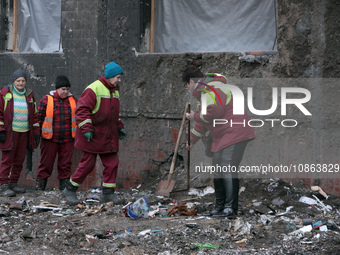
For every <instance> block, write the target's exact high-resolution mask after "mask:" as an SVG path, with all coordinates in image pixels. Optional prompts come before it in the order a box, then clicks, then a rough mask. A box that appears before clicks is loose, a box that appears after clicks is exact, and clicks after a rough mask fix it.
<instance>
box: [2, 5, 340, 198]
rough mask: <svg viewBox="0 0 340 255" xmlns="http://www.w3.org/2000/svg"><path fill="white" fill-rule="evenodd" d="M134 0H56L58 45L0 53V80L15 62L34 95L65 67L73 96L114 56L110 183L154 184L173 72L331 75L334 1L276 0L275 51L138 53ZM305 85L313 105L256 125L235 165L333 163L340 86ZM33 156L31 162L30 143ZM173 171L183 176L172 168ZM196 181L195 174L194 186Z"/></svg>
mask: <svg viewBox="0 0 340 255" xmlns="http://www.w3.org/2000/svg"><path fill="white" fill-rule="evenodd" d="M139 2H140V1H137V0H103V1H101V0H95V1H85V0H64V1H62V38H63V39H62V45H63V53H55V54H37V53H31V54H23V53H8V52H7V53H0V65H1V68H0V82H1V83H2V84H4V85H6V84H7V83H9V82H10V77H11V74H12V72H13V71H14V70H16V69H17V68H19V67H22V68H24V69H25V70H26V71H27V72H28V73H29V75H30V79H29V83H28V86H29V87H31V88H33V89H34V91H35V94H36V98H37V99H38V100H39V99H40V98H41V97H42V96H43V95H44V94H46V93H47V92H48V91H49V90H50V88H51V85H52V83H53V81H54V77H55V76H56V75H57V74H60V73H64V74H66V75H68V76H69V78H70V80H71V83H72V88H71V89H72V92H73V93H74V94H75V95H76V96H77V97H79V96H80V94H81V92H82V91H83V89H84V88H85V86H86V85H88V84H89V83H91V82H92V81H94V80H95V79H97V78H98V77H99V76H100V75H101V74H102V72H103V69H104V65H105V64H106V63H107V62H110V61H115V62H117V63H118V64H120V65H121V66H122V67H123V70H124V77H123V81H122V84H121V116H122V120H123V121H124V123H125V125H126V131H127V133H128V137H127V138H126V139H125V140H124V141H122V142H121V147H120V153H119V155H120V170H119V174H118V184H119V187H131V186H132V187H135V186H137V185H138V184H139V183H143V184H144V185H148V184H151V183H157V181H156V182H153V181H155V180H157V178H160V179H164V178H166V175H165V174H166V172H167V171H168V169H169V165H170V162H171V159H172V154H173V150H174V147H175V142H176V138H177V134H178V129H179V126H180V120H181V118H182V113H183V110H184V105H185V102H186V101H188V100H189V99H190V95H189V94H188V92H187V91H186V90H185V89H184V87H183V83H182V81H181V72H182V70H183V69H184V68H185V67H186V66H187V65H188V64H192V63H194V64H196V65H199V66H202V70H203V71H206V72H219V73H223V74H225V75H226V76H227V77H228V78H229V79H230V80H235V81H237V80H239V79H243V78H271V79H274V78H339V76H340V68H339V63H340V62H339V55H338V54H337V52H338V50H339V47H340V45H339V33H340V32H339V30H338V26H339V17H338V13H339V8H340V6H339V3H338V2H337V1H335V0H327V1H307V0H305V1H290V0H278V54H277V55H274V56H268V55H265V56H256V57H255V56H252V55H247V56H246V55H245V54H244V53H243V54H241V53H237V52H235V53H223V52H221V53H183V54H148V53H139V51H140V50H141V49H144V48H145V45H144V44H143V45H141V39H140V38H141V35H144V32H145V31H141V24H140V20H141V13H140V9H141V8H140V5H139ZM136 50H137V51H136ZM141 51H142V50H141ZM252 58H253V60H254V61H252V60H251V59H252ZM254 86H255V85H254ZM306 86H307V87H306V88H308V89H309V90H310V91H311V93H312V95H313V100H312V101H311V103H310V104H309V105H308V106H309V107H310V109H311V111H312V112H313V111H314V112H316V113H317V114H313V117H312V118H309V119H303V120H304V123H303V124H301V125H300V126H299V127H298V128H297V129H295V130H287V129H284V128H278V129H271V128H261V129H256V135H257V139H256V140H255V141H253V142H252V143H250V144H249V146H248V148H247V151H246V154H245V156H244V160H243V162H242V163H243V164H244V165H246V164H248V165H258V164H260V163H263V164H269V163H270V164H288V163H290V162H301V163H323V162H335V163H336V162H338V158H339V157H338V156H339V155H338V154H339V153H338V150H337V146H336V143H337V141H339V137H340V136H339V133H338V131H337V125H336V124H337V123H338V121H337V119H335V118H334V116H335V117H336V118H337V111H338V110H337V107H336V101H330V100H331V99H332V95H337V93H339V89H338V88H337V86H333V87H332V89H331V90H328V88H322V86H323V84H322V82H319V83H314V84H309V85H306ZM242 89H245V87H244V88H242ZM258 89H259V90H260V89H261V88H260V87H258ZM263 93H265V95H263V99H262V100H264V101H266V100H271V97H270V94H269V95H267V94H266V93H267V92H263ZM334 98H336V97H333V99H334ZM330 102H333V104H331V103H330ZM319 105H321V106H320V107H322V110H320V107H319ZM324 112H327V116H326V117H325V116H324V115H323V113H324ZM293 114H295V115H294V117H296V118H302V117H303V116H300V115H299V112H298V111H297V112H296V113H293ZM331 116H333V117H331ZM251 117H252V116H251ZM320 123H323V124H320ZM328 123H331V124H329V125H328ZM296 141H299V143H298V145H296ZM179 154H180V156H181V157H180V158H179V161H180V164H178V165H177V166H178V167H181V166H182V167H183V166H185V165H186V158H187V151H186V150H185V148H184V139H183V141H182V144H181V146H180V150H179ZM34 155H35V156H34V157H35V169H36V167H37V162H38V160H39V153H38V151H37V152H35V154H34ZM79 157H80V152H78V151H76V153H75V160H74V169H75V168H76V166H77V160H78V159H79ZM305 161H307V162H305ZM314 161H315V162H314ZM100 170H101V166H100V163H99V164H98V167H97V171H94V173H93V174H92V176H91V178H88V179H89V180H88V181H87V183H84V185H83V188H87V187H90V186H98V185H99V183H100V177H99V176H100ZM191 171H192V170H191ZM191 174H192V175H194V174H195V173H191ZM33 177H34V176H33ZM53 178H55V176H54V177H53ZM181 179H185V178H184V177H183V176H181ZM295 179H298V177H297V178H295ZM32 182H33V180H32ZM182 182H183V183H184V182H185V180H183V181H182ZM204 182H205V180H204V179H201V180H200V181H199V182H197V183H195V185H203V184H204ZM304 182H305V184H307V185H309V184H310V183H313V182H314V180H310V178H308V176H307V178H306V179H305V180H304ZM52 184H53V180H51V185H52ZM321 184H323V188H324V190H326V192H329V193H332V194H338V195H340V190H339V188H338V186H339V180H338V179H336V178H335V179H324V180H321ZM324 186H327V187H326V188H325V187H324Z"/></svg>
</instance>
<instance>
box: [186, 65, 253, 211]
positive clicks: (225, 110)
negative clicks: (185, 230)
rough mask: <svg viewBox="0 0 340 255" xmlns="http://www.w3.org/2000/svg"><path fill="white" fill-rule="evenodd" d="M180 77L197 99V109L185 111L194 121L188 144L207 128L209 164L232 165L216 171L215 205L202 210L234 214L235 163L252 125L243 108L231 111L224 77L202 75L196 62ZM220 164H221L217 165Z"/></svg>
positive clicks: (250, 135) (236, 198) (229, 95)
mask: <svg viewBox="0 0 340 255" xmlns="http://www.w3.org/2000/svg"><path fill="white" fill-rule="evenodd" d="M182 80H183V81H184V82H185V84H186V86H187V88H188V89H189V90H190V91H191V93H192V95H193V96H194V97H195V98H196V99H197V100H198V101H199V102H200V104H199V108H198V111H196V112H193V111H192V112H191V113H187V114H186V115H187V116H186V117H187V118H188V119H190V120H194V121H195V122H196V123H195V125H194V128H193V129H192V130H191V132H190V141H191V144H190V145H189V144H187V149H188V150H190V149H191V147H192V146H193V145H194V144H195V143H196V142H197V141H198V140H199V139H200V138H202V137H204V136H205V133H206V132H207V131H210V134H211V138H212V144H211V149H210V150H211V154H212V165H213V166H215V167H216V168H215V169H222V168H223V167H224V169H231V171H215V172H214V187H215V198H216V204H215V209H213V210H212V211H210V212H207V213H205V215H207V216H213V217H229V216H234V215H236V214H237V210H238V193H239V179H238V173H237V171H238V167H239V165H240V162H241V160H242V157H243V153H244V151H245V149H246V146H247V144H248V142H249V141H251V140H253V139H254V138H255V134H254V129H253V128H252V127H251V126H249V125H246V124H245V125H242V124H240V123H248V120H249V117H248V115H247V113H246V112H244V113H243V114H240V115H234V114H233V99H234V97H233V95H232V93H231V91H230V90H229V89H228V84H227V79H226V78H225V77H224V76H223V75H221V74H218V73H208V74H206V75H204V74H203V73H202V72H201V70H200V69H199V68H198V67H196V66H193V65H192V66H189V67H187V68H186V69H185V71H184V72H183V76H182ZM203 98H205V99H206V102H205V103H206V112H205V111H203V110H205V109H203V108H202V107H204V106H202V105H203ZM214 119H225V120H228V121H229V122H228V123H226V124H223V125H216V126H215V125H214V124H213V122H214ZM230 120H232V121H233V122H234V123H239V124H234V125H231V124H230V123H231V121H230ZM218 167H220V168H218Z"/></svg>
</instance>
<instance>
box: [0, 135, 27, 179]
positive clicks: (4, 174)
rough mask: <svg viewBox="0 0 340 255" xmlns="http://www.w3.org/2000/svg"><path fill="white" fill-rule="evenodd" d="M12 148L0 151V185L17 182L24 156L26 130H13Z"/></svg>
mask: <svg viewBox="0 0 340 255" xmlns="http://www.w3.org/2000/svg"><path fill="white" fill-rule="evenodd" d="M12 139H13V148H12V149H11V150H9V151H2V156H1V167H0V185H2V184H7V183H17V182H18V181H19V178H20V173H21V171H22V165H23V163H24V161H25V157H26V149H27V142H28V132H14V131H13V137H12Z"/></svg>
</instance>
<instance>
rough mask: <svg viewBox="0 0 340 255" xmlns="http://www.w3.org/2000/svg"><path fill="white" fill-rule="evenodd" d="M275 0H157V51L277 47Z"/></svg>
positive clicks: (155, 39)
mask: <svg viewBox="0 0 340 255" xmlns="http://www.w3.org/2000/svg"><path fill="white" fill-rule="evenodd" d="M275 1H276V0H157V1H155V3H156V11H155V13H156V17H155V38H154V51H155V52H173V53H174V52H207V51H254V50H276V44H275V43H274V42H275V37H276V21H275V16H276V12H277V10H276V8H275V7H276V2H275ZM274 44H275V46H274ZM273 46H274V48H273Z"/></svg>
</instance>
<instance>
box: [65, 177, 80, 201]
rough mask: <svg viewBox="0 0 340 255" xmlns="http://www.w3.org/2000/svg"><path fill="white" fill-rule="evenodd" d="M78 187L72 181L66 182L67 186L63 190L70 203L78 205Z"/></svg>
mask: <svg viewBox="0 0 340 255" xmlns="http://www.w3.org/2000/svg"><path fill="white" fill-rule="evenodd" d="M77 190H78V187H76V186H73V185H72V184H71V183H70V182H66V188H65V189H64V190H63V194H64V196H65V198H66V200H67V203H69V204H70V205H77V204H79V203H80V201H79V200H78V198H77Z"/></svg>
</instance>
